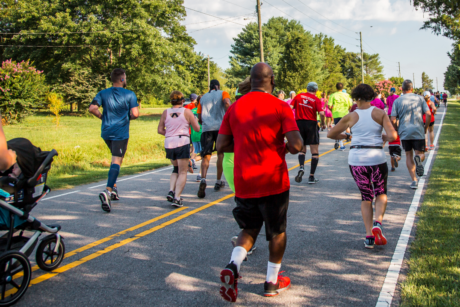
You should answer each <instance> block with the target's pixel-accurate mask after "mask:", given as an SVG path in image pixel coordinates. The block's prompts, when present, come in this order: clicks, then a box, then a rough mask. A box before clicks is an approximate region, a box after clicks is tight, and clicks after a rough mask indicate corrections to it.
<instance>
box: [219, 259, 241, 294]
mask: <svg viewBox="0 0 460 307" xmlns="http://www.w3.org/2000/svg"><path fill="white" fill-rule="evenodd" d="M238 278H239V276H238V272H237V268H236V264H234V263H233V261H232V262H231V263H229V264H227V266H226V267H225V269H223V270H222V271H221V272H220V281H221V282H222V287H220V296H222V298H223V299H224V300H226V301H229V302H232V303H234V302H236V298H237V297H238Z"/></svg>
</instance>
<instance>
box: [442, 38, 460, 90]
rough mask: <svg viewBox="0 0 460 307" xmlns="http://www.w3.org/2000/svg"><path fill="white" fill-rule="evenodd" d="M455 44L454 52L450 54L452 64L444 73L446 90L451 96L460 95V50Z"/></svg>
mask: <svg viewBox="0 0 460 307" xmlns="http://www.w3.org/2000/svg"><path fill="white" fill-rule="evenodd" d="M459 48H460V47H459V45H458V44H454V51H453V52H452V53H449V57H450V64H449V66H448V67H447V71H446V72H445V73H444V88H445V89H447V90H448V91H449V92H450V93H451V94H453V95H455V94H458V93H460V49H459Z"/></svg>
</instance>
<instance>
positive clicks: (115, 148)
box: [104, 139, 129, 158]
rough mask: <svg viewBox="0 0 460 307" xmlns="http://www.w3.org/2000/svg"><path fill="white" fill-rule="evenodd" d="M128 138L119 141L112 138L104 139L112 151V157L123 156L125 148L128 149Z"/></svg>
mask: <svg viewBox="0 0 460 307" xmlns="http://www.w3.org/2000/svg"><path fill="white" fill-rule="evenodd" d="M128 140H129V139H126V140H121V141H112V140H104V141H105V143H106V144H107V147H109V149H110V152H111V153H112V157H120V158H123V157H124V156H125V153H126V150H127V149H128Z"/></svg>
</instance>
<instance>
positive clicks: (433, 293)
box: [401, 101, 460, 306]
mask: <svg viewBox="0 0 460 307" xmlns="http://www.w3.org/2000/svg"><path fill="white" fill-rule="evenodd" d="M459 122H460V102H459V101H450V102H449V107H448V111H447V114H446V116H445V118H444V125H443V128H442V133H441V137H440V140H439V150H438V154H437V156H436V160H435V162H434V165H433V169H432V172H431V175H430V180H429V184H428V188H427V190H426V193H425V196H424V202H423V204H422V206H421V208H420V210H419V212H418V217H419V220H418V222H417V232H416V236H415V240H414V241H413V243H412V245H411V247H410V253H411V255H410V259H409V273H408V276H407V279H406V281H405V282H404V283H403V285H402V302H401V306H460V232H459V228H460V189H459V187H460V137H459V136H460V126H459V125H458V123H459Z"/></svg>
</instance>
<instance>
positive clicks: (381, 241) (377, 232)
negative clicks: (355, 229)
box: [372, 222, 387, 245]
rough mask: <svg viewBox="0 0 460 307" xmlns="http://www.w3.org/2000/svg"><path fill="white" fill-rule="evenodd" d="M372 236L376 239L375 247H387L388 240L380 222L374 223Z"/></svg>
mask: <svg viewBox="0 0 460 307" xmlns="http://www.w3.org/2000/svg"><path fill="white" fill-rule="evenodd" d="M372 234H373V235H374V237H375V245H387V238H385V236H384V235H383V232H382V224H380V223H379V222H374V227H372Z"/></svg>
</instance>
